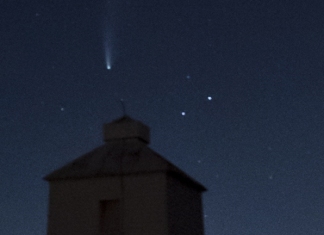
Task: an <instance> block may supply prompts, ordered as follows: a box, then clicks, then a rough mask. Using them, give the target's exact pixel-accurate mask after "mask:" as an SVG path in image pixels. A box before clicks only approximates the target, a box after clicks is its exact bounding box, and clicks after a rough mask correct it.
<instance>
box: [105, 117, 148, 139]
mask: <svg viewBox="0 0 324 235" xmlns="http://www.w3.org/2000/svg"><path fill="white" fill-rule="evenodd" d="M103 133H104V141H106V142H107V141H110V140H117V139H131V138H138V139H140V140H142V141H144V142H145V143H149V142H150V129H149V127H148V126H146V125H144V124H143V123H141V122H139V121H136V120H134V119H132V118H130V117H128V116H123V117H121V118H119V119H117V120H115V121H113V122H111V123H107V124H104V130H103Z"/></svg>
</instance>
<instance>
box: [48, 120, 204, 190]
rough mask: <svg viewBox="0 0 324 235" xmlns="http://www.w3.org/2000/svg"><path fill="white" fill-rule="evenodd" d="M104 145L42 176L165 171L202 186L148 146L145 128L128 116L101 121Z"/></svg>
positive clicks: (64, 177)
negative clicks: (105, 122) (104, 122)
mask: <svg viewBox="0 0 324 235" xmlns="http://www.w3.org/2000/svg"><path fill="white" fill-rule="evenodd" d="M103 133H104V140H105V144H103V145H102V146H99V147H97V148H95V149H94V150H92V151H90V152H89V153H86V154H84V155H82V156H81V157H79V158H77V159H75V160H74V161H72V162H70V163H68V164H67V165H65V166H63V167H62V168H60V169H57V170H55V171H53V172H52V173H50V174H49V175H47V176H46V177H44V179H45V180H47V181H57V180H69V179H82V178H93V177H107V176H118V175H129V174H139V173H153V172H166V173H168V174H171V175H173V176H175V177H177V178H179V179H180V180H184V181H185V182H186V183H188V184H190V185H192V186H193V187H196V188H197V189H198V190H201V191H205V190H206V188H205V187H204V186H203V185H201V184H200V183H198V182H197V181H195V180H194V179H192V178H191V177H190V176H188V175H187V174H186V173H184V172H183V171H182V170H180V169H179V168H178V167H176V166H175V165H173V164H172V163H170V162H169V161H168V160H166V159H165V158H163V157H162V156H161V155H159V154H158V153H156V152H155V151H153V150H152V149H151V148H149V147H148V145H147V144H148V143H149V128H148V127H147V126H146V125H144V124H142V123H141V122H139V121H137V120H134V119H132V118H130V117H128V116H124V117H121V118H119V119H117V120H115V121H113V122H111V123H108V124H104V128H103Z"/></svg>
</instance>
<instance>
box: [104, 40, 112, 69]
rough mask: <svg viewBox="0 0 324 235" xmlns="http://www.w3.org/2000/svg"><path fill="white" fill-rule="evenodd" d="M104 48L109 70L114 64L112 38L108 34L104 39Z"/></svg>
mask: <svg viewBox="0 0 324 235" xmlns="http://www.w3.org/2000/svg"><path fill="white" fill-rule="evenodd" d="M104 50H105V62H106V68H107V69H108V70H111V65H112V58H111V57H112V53H111V40H110V38H109V37H108V36H106V37H105V39H104Z"/></svg>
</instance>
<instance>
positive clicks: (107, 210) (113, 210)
mask: <svg viewBox="0 0 324 235" xmlns="http://www.w3.org/2000/svg"><path fill="white" fill-rule="evenodd" d="M120 232H121V217H120V201H119V200H102V201H100V235H120Z"/></svg>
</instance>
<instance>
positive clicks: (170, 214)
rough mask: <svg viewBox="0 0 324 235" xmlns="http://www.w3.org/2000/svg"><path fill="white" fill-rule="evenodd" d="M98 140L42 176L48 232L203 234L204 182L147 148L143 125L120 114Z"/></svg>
mask: <svg viewBox="0 0 324 235" xmlns="http://www.w3.org/2000/svg"><path fill="white" fill-rule="evenodd" d="M104 140H105V144H104V145H102V146H100V147H98V148H96V149H94V150H93V151H91V152H89V153H87V154H85V155H83V156H81V157H79V158H77V159H76V160H74V161H72V162H71V163H69V164H67V165H66V166H64V167H62V168H60V169H58V170H56V171H54V172H52V173H51V174H49V175H47V176H46V177H45V180H47V181H48V182H49V185H50V193H49V215H48V229H47V234H48V235H203V233H204V232H203V216H202V197H201V196H202V192H204V191H205V190H206V189H205V187H204V186H202V185H201V184H200V183H198V182H197V181H195V180H194V179H192V178H190V177H189V176H188V175H187V174H185V173H184V172H183V171H181V170H180V169H179V168H177V167H176V166H174V165H173V164H171V163H170V162H168V161H167V160H166V159H164V158H163V157H161V156H160V155H159V154H158V153H156V152H154V151H153V150H152V149H150V148H149V147H148V143H149V140H150V138H149V128H148V127H147V126H145V125H144V124H142V123H141V122H139V121H136V120H133V119H131V118H129V117H128V116H124V117H122V118H120V119H117V120H115V121H113V122H111V123H108V124H105V125H104Z"/></svg>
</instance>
